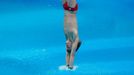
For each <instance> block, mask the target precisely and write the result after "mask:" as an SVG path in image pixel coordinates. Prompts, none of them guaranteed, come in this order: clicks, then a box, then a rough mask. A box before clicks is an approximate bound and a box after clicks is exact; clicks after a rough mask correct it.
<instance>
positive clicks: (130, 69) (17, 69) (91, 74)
mask: <svg viewBox="0 0 134 75" xmlns="http://www.w3.org/2000/svg"><path fill="white" fill-rule="evenodd" d="M78 4H79V10H78V12H77V20H78V26H79V36H80V39H81V41H82V45H81V47H80V49H79V50H78V52H77V53H76V55H75V62H74V64H75V65H76V66H78V68H77V69H76V70H75V71H68V70H59V67H60V66H62V65H65V36H64V32H63V21H64V20H63V17H64V13H63V12H64V11H63V8H62V4H61V0H59V1H58V0H0V75H134V10H133V9H134V1H133V0H108V1H107V0H82V1H78Z"/></svg>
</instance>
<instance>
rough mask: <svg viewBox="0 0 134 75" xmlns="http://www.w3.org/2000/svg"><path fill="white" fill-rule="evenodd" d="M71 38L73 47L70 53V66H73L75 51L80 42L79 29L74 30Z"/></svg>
mask: <svg viewBox="0 0 134 75" xmlns="http://www.w3.org/2000/svg"><path fill="white" fill-rule="evenodd" d="M70 35H71V38H72V39H71V40H72V48H71V54H70V60H69V68H70V69H72V68H73V63H74V56H75V52H76V49H77V46H78V43H79V37H78V32H77V30H75V31H73V32H72V33H71V34H70Z"/></svg>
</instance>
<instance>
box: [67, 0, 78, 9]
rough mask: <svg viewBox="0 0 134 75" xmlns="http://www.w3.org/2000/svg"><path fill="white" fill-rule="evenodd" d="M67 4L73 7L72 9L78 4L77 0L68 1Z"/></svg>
mask: <svg viewBox="0 0 134 75" xmlns="http://www.w3.org/2000/svg"><path fill="white" fill-rule="evenodd" d="M67 2H68V4H69V7H72V8H73V7H75V6H76V4H77V2H76V0H67Z"/></svg>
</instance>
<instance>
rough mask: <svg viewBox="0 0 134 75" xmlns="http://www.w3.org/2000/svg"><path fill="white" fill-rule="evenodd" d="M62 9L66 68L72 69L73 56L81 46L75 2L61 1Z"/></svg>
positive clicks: (72, 0) (73, 0) (69, 0)
mask: <svg viewBox="0 0 134 75" xmlns="http://www.w3.org/2000/svg"><path fill="white" fill-rule="evenodd" d="M62 3H63V8H64V34H65V37H66V66H67V68H68V69H73V63H74V56H75V53H76V51H77V50H78V49H79V47H80V45H81V41H80V39H79V36H78V26H77V19H76V12H77V10H78V4H77V2H76V0H62Z"/></svg>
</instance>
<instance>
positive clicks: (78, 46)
mask: <svg viewBox="0 0 134 75" xmlns="http://www.w3.org/2000/svg"><path fill="white" fill-rule="evenodd" d="M81 43H82V42H81V41H79V42H78V45H77V48H76V51H78V49H79V48H80V46H81Z"/></svg>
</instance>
